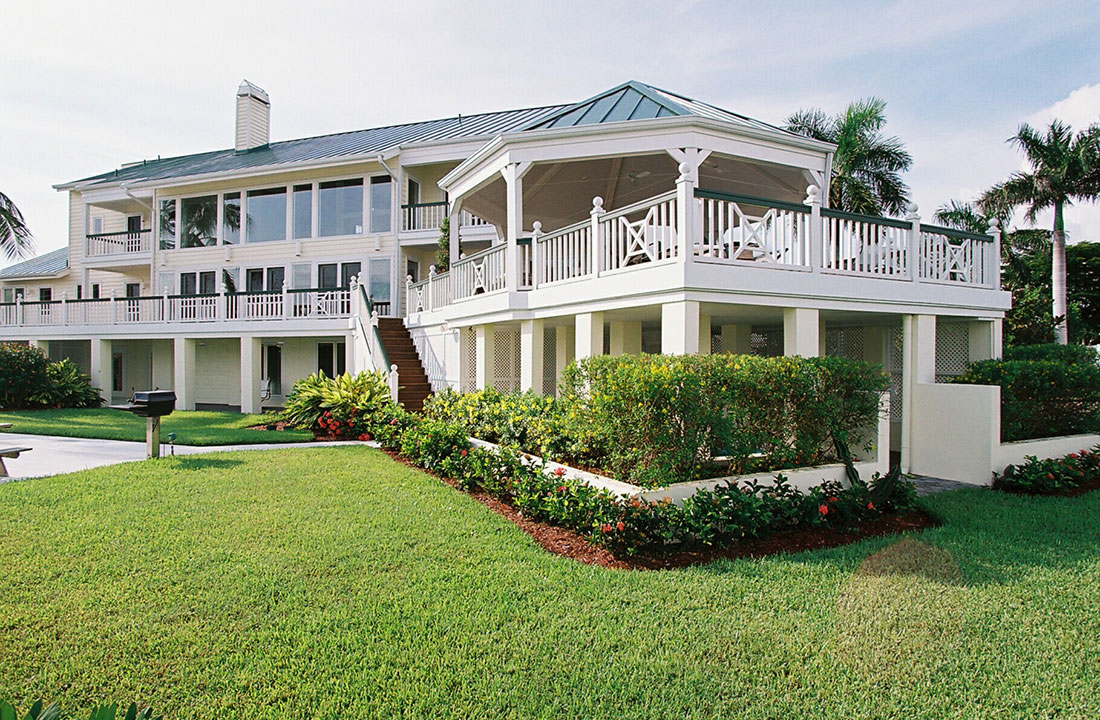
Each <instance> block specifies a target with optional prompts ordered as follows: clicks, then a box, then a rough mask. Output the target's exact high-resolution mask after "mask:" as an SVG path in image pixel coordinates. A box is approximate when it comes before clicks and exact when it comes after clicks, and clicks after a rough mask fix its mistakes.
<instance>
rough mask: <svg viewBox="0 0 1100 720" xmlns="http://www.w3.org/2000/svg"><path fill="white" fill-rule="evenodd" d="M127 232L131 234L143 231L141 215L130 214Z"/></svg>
mask: <svg viewBox="0 0 1100 720" xmlns="http://www.w3.org/2000/svg"><path fill="white" fill-rule="evenodd" d="M126 232H128V233H130V234H131V235H133V234H135V233H139V232H141V215H130V216H129V217H127V218H126Z"/></svg>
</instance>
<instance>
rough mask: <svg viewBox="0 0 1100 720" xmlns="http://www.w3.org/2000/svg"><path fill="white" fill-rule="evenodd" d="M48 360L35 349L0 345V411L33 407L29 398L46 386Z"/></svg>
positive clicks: (13, 344) (26, 346) (28, 346)
mask: <svg viewBox="0 0 1100 720" xmlns="http://www.w3.org/2000/svg"><path fill="white" fill-rule="evenodd" d="M48 365H49V361H48V360H47V359H46V356H45V355H44V354H43V353H42V351H41V350H39V349H38V348H36V347H32V346H30V345H27V344H25V343H14V342H13V343H0V409H4V410H17V409H20V408H32V407H37V406H38V403H36V402H35V401H34V400H33V399H32V397H33V396H34V394H35V393H37V392H38V391H39V390H41V389H42V388H43V387H45V385H46V370H47V367H48Z"/></svg>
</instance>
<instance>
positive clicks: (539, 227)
mask: <svg viewBox="0 0 1100 720" xmlns="http://www.w3.org/2000/svg"><path fill="white" fill-rule="evenodd" d="M531 227H533V228H534V229H535V232H536V233H540V232H542V220H536V221H535V222H534V223H533V224H532V226H531Z"/></svg>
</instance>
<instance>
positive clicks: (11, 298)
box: [4, 288, 15, 303]
mask: <svg viewBox="0 0 1100 720" xmlns="http://www.w3.org/2000/svg"><path fill="white" fill-rule="evenodd" d="M4 302H6V303H12V302H15V292H13V291H12V289H11V288H4Z"/></svg>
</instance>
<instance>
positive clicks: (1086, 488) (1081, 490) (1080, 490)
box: [996, 478, 1100, 497]
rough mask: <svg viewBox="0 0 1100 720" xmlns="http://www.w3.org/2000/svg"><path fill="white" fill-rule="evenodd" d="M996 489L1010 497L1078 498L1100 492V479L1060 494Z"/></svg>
mask: <svg viewBox="0 0 1100 720" xmlns="http://www.w3.org/2000/svg"><path fill="white" fill-rule="evenodd" d="M996 489H997V490H999V491H1000V492H1006V493H1009V494H1010V495H1026V496H1027V497H1077V496H1078V495H1084V494H1085V493H1087V492H1092V491H1093V490H1100V478H1096V479H1095V480H1089V481H1088V482H1086V483H1081V484H1080V485H1078V486H1077V487H1075V488H1073V489H1072V490H1062V491H1060V492H1049V493H1032V492H1023V491H1021V490H1008V489H1005V488H996Z"/></svg>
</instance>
